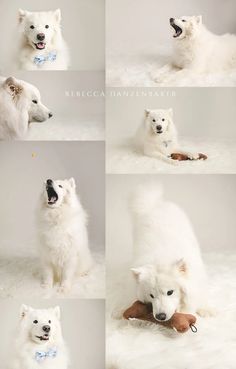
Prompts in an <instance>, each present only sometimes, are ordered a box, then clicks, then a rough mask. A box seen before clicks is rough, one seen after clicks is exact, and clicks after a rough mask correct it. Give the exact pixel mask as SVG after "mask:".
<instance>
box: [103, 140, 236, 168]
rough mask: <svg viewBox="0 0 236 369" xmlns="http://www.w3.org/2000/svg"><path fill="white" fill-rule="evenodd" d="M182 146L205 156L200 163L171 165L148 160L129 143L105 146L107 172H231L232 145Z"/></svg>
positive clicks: (235, 163)
mask: <svg viewBox="0 0 236 369" xmlns="http://www.w3.org/2000/svg"><path fill="white" fill-rule="evenodd" d="M179 141H180V142H181V143H182V147H183V148H186V149H187V150H189V151H190V152H192V151H193V152H202V153H204V154H206V155H207V156H208V159H207V160H205V161H203V160H199V161H182V162H175V163H173V164H169V163H166V162H164V161H162V160H159V159H155V158H149V157H147V156H144V155H142V153H141V152H137V151H136V150H135V149H134V148H132V144H131V143H130V142H131V141H130V140H126V141H125V140H124V141H123V143H120V142H119V143H117V144H113V145H111V144H110V145H107V155H106V157H107V160H106V170H107V173H235V172H236V142H234V141H227V142H226V141H225V142H216V141H214V142H213V141H209V140H207V139H204V138H202V139H197V140H196V139H192V138H189V139H186V138H185V139H182V138H180V140H179Z"/></svg>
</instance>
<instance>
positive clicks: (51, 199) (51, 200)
mask: <svg viewBox="0 0 236 369" xmlns="http://www.w3.org/2000/svg"><path fill="white" fill-rule="evenodd" d="M46 190H47V194H48V205H53V204H55V203H56V202H57V200H58V195H57V193H56V191H55V190H54V188H53V187H52V186H47V187H46Z"/></svg>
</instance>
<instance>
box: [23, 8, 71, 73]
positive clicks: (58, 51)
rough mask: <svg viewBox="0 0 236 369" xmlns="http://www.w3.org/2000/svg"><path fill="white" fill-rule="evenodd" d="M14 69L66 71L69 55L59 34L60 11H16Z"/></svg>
mask: <svg viewBox="0 0 236 369" xmlns="http://www.w3.org/2000/svg"><path fill="white" fill-rule="evenodd" d="M19 33H20V42H19V50H18V53H17V55H16V58H17V60H18V68H19V69H25V70H66V69H68V65H69V53H68V49H67V46H66V43H65V41H64V39H63V37H62V33H61V11H60V9H57V10H56V11H48V12H29V11H26V10H21V9H19Z"/></svg>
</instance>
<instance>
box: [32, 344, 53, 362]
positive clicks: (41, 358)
mask: <svg viewBox="0 0 236 369" xmlns="http://www.w3.org/2000/svg"><path fill="white" fill-rule="evenodd" d="M56 356H57V349H56V348H55V347H54V348H51V349H49V350H48V351H37V352H36V353H35V360H36V361H38V362H41V361H44V360H45V359H46V358H47V357H49V358H54V357H56Z"/></svg>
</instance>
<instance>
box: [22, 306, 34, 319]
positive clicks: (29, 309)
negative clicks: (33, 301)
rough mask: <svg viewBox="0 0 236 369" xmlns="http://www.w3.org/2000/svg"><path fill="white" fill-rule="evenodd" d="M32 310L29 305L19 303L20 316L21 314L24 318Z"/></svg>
mask: <svg viewBox="0 0 236 369" xmlns="http://www.w3.org/2000/svg"><path fill="white" fill-rule="evenodd" d="M32 310H33V309H32V308H31V307H30V306H27V305H21V308H20V316H21V318H24V317H25V316H26V315H27V314H28V313H29V312H30V311H32Z"/></svg>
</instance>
